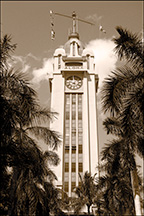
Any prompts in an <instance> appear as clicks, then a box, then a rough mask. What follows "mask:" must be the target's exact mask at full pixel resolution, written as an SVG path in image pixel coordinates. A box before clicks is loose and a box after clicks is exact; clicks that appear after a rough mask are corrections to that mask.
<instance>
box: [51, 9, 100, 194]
mask: <svg viewBox="0 0 144 216" xmlns="http://www.w3.org/2000/svg"><path fill="white" fill-rule="evenodd" d="M72 18H73V28H72V32H71V33H70V35H69V37H68V41H67V42H66V44H65V45H64V46H63V48H58V49H56V50H55V53H54V65H53V76H52V78H51V79H49V82H50V92H51V109H52V111H56V112H57V113H58V116H57V119H56V120H55V121H53V122H52V123H51V129H53V130H55V131H58V132H59V133H60V135H61V137H62V141H61V145H60V147H59V148H58V154H59V157H60V159H61V162H60V164H59V165H58V166H57V167H56V168H54V172H55V174H56V175H57V177H58V183H57V186H59V187H62V189H63V190H64V191H65V192H67V194H68V195H69V197H71V196H74V192H73V190H74V188H75V187H76V186H78V185H79V184H80V178H79V173H80V174H81V176H82V175H83V174H84V172H85V171H88V172H91V174H95V173H98V169H97V166H98V160H99V147H98V125H97V122H98V119H97V116H98V114H97V89H98V75H97V73H96V70H95V64H94V55H93V53H92V51H91V50H87V49H85V48H84V46H83V44H82V43H81V41H80V40H79V34H78V33H77V31H76V15H75V13H74V12H73V15H72Z"/></svg>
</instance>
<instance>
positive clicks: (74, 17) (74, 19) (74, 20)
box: [72, 11, 76, 33]
mask: <svg viewBox="0 0 144 216" xmlns="http://www.w3.org/2000/svg"><path fill="white" fill-rule="evenodd" d="M72 18H73V26H72V27H73V28H72V33H76V13H75V11H73V13H72Z"/></svg>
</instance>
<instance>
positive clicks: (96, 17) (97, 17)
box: [85, 13, 103, 24]
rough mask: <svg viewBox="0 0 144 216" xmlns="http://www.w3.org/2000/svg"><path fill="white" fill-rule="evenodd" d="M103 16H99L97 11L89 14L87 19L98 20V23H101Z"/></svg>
mask: <svg viewBox="0 0 144 216" xmlns="http://www.w3.org/2000/svg"><path fill="white" fill-rule="evenodd" d="M102 18H103V16H98V15H97V14H96V13H95V14H92V15H89V16H87V17H86V18H85V19H86V20H91V21H93V22H96V23H97V24H100V21H101V19H102Z"/></svg>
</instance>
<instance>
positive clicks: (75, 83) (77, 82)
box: [66, 76, 82, 90]
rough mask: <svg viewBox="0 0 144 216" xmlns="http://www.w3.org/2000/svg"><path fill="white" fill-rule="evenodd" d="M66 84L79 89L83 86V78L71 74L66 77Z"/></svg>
mask: <svg viewBox="0 0 144 216" xmlns="http://www.w3.org/2000/svg"><path fill="white" fill-rule="evenodd" d="M66 86H67V87H68V88H69V89H72V90H76V89H79V88H80V87H81V86H82V79H81V78H80V77H78V76H70V77H68V78H67V79H66Z"/></svg>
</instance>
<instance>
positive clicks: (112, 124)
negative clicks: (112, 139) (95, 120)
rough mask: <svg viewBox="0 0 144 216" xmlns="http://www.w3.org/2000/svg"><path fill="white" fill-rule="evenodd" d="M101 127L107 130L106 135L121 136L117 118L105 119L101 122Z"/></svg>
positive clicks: (121, 132)
mask: <svg viewBox="0 0 144 216" xmlns="http://www.w3.org/2000/svg"><path fill="white" fill-rule="evenodd" d="M103 125H104V127H105V129H106V130H107V134H109V133H111V134H113V135H117V136H123V131H122V128H121V124H120V121H118V120H117V118H114V117H112V118H107V119H106V120H104V121H103Z"/></svg>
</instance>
